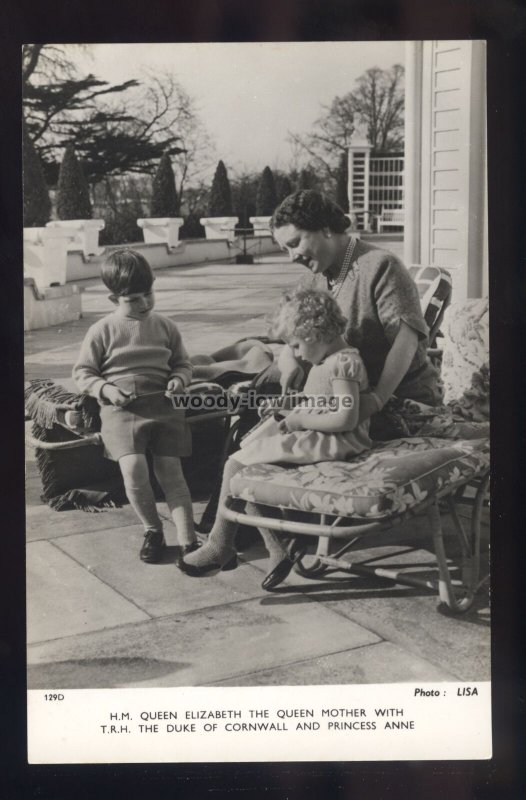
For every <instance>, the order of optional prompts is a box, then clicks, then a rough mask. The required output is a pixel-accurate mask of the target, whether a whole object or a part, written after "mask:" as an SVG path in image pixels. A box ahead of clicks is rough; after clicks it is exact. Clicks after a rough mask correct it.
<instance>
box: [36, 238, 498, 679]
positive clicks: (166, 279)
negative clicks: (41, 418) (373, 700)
mask: <svg viewBox="0 0 526 800" xmlns="http://www.w3.org/2000/svg"><path fill="white" fill-rule="evenodd" d="M396 245H399V243H396ZM303 274H304V273H303V271H302V270H301V268H300V267H297V266H295V265H292V264H289V263H284V262H283V257H282V256H269V257H266V258H264V259H263V260H262V261H261V262H260V263H257V264H255V265H253V266H241V265H232V264H211V263H209V264H206V265H202V266H192V267H178V268H174V269H167V270H163V271H162V272H159V273H158V274H157V281H156V294H157V308H158V310H159V311H161V312H164V313H166V314H168V315H170V316H173V317H174V318H175V319H176V320H177V322H178V324H179V325H180V328H181V331H182V334H183V337H184V340H185V342H186V345H187V347H188V349H189V351H190V352H191V353H197V352H205V353H206V352H210V351H211V350H214V349H216V348H218V347H221V346H223V345H226V344H228V343H230V342H233V341H235V340H236V339H237V338H240V337H242V336H245V335H249V334H253V335H256V334H259V333H263V332H264V330H265V323H264V315H265V313H266V312H267V311H268V309H270V308H271V307H272V304H273V303H274V301H275V299H276V298H277V296H278V295H279V293H280V291H281V290H282V289H283V288H285V287H287V286H290V285H291V284H293V283H294V282H295V281H296V279H298V278H299V277H300V276H301V275H303ZM82 288H83V291H84V293H83V310H84V316H83V318H82V319H81V320H79V321H78V322H74V323H70V324H67V325H64V326H62V327H60V328H58V327H57V328H50V329H46V330H40V331H33V332H32V333H31V334H28V335H27V337H26V353H27V377H28V378H34V377H46V378H52V379H57V380H60V381H63V380H64V379H67V378H68V377H69V375H70V371H71V366H72V364H73V361H74V359H75V356H76V353H77V351H78V347H79V344H80V341H81V339H82V337H83V335H84V332H85V330H86V329H87V327H88V326H89V325H91V324H92V323H93V322H94V321H95V320H96V319H97V318H98V317H100V316H101V315H102V314H105V313H106V312H107V310H108V303H107V300H106V291H105V290H104V288H103V287H102V286H101V284H100V283H99V282H97V281H86V282H84V285H83V286H82ZM39 494H40V478H39V476H38V472H37V469H36V464H35V461H34V455H33V453H32V452H31V451H30V450H29V451H28V464H27V569H28V642H29V645H28V647H29V655H28V663H29V666H28V669H29V688H100V687H143V686H144V687H152V686H181V685H187V686H188V685H214V686H220V685H225V686H226V685H237V686H240V685H247V686H248V685H265V684H269V685H270V684H289V685H290V684H335V683H336V684H337V683H383V682H397V681H418V682H422V681H435V680H459V679H460V680H487V679H489V642H490V631H489V612H488V598H487V594H486V593H485V592H484V591H482V593H481V595H480V596H479V597H478V598H477V601H476V604H475V608H474V609H472V610H471V611H470V612H469V613H468V614H467V615H465V616H463V617H460V618H449V617H446V616H442V615H440V614H437V612H436V610H435V607H436V599H435V597H433V596H431V595H429V594H426V593H425V592H424V591H421V590H417V589H410V588H407V587H399V586H393V585H392V584H389V583H387V582H385V581H381V580H376V579H375V580H373V579H371V578H363V577H361V578H358V577H348V576H346V575H344V574H343V573H340V578H339V580H338V581H337V582H336V583H334V582H329V581H327V580H322V579H318V580H316V581H312V580H310V581H309V580H306V579H304V578H301V577H300V576H299V575H296V574H294V573H293V574H292V575H291V577H290V578H289V580H288V581H287V582H286V583H285V584H283V587H282V588H280V590H279V591H276V592H273V593H267V592H264V591H263V590H262V589H261V586H260V584H261V580H262V578H263V576H264V574H265V571H266V570H265V564H266V554H265V550H264V549H263V547H262V545H261V543H260V541H259V539H258V541H257V542H256V541H255V537H254V541H251V542H250V543H249V544H248V546H247V547H245V549H243V551H242V552H241V553H240V562H241V563H240V566H239V567H238V568H237V569H236V570H234V571H232V572H223V573H219V574H217V575H214V576H212V577H211V576H208V577H204V578H201V579H195V578H189V577H187V576H185V575H183V574H182V573H181V572H179V571H178V570H177V569H176V568H175V566H174V564H173V560H174V558H175V556H176V553H177V550H176V547H175V530H174V528H173V526H172V525H171V522H170V521H169V520H168V514H167V509H166V507H165V506H164V505H163V504H159V508H160V511H161V513H162V515H163V517H164V519H166V534H167V539H168V543H169V545H170V546H169V548H168V552H167V555H166V558H165V560H164V562H163V563H162V564H159V565H147V564H144V563H142V562H141V561H140V560H139V558H138V551H139V547H140V544H141V540H142V535H141V528H140V526H139V525H138V524H137V523H136V519H135V516H134V514H133V512H132V511H131V509H130V508H129V507H128V506H125V507H124V508H122V509H117V510H112V511H107V512H104V513H99V514H87V513H83V512H80V511H69V512H61V513H57V512H55V511H53V510H51V509H50V508H48V507H47V506H46V505H43V504H42V502H41V501H40V498H39ZM202 508H203V503H202V502H201V503H196V504H195V507H194V509H195V514H196V518H199V517H200V513H201V511H202ZM406 533H407V535H408V536H414V537H418V538H419V541H421V550H419V551H418V553H417V560H418V561H419V562H420V563H424V564H428V563H429V562H430V553H429V548H428V544H427V540H426V539H425V538H423V537H425V521H422V520H414V521H413V522H412V523H411V525H410V526H409V525H408V526H407V528H406ZM484 534H485V537H486V541H487V526H485V528H484ZM402 558H403V557H401V556H399V557H397V556H396V553H395V554H394V555H393V557H392V560H393V561H395V562H396V563H398V562H400V561H401V560H402Z"/></svg>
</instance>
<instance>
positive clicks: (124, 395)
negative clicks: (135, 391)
mask: <svg viewBox="0 0 526 800" xmlns="http://www.w3.org/2000/svg"><path fill="white" fill-rule="evenodd" d="M100 396H101V397H102V399H103V400H107V401H108V403H110V404H111V405H112V406H117V407H118V408H122V406H125V405H126V404H127V403H129V402H130V400H132V398H133V395H132V394H130V393H129V392H124V391H123V390H122V389H119V388H118V387H117V386H114V385H113V384H112V383H105V384H104V386H103V387H102V389H101V392H100Z"/></svg>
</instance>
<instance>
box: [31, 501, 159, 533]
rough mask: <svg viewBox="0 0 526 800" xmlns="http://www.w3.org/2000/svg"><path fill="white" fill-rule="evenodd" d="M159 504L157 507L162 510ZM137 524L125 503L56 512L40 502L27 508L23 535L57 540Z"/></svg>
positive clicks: (133, 514)
mask: <svg viewBox="0 0 526 800" xmlns="http://www.w3.org/2000/svg"><path fill="white" fill-rule="evenodd" d="M160 505H161V504H160V503H159V506H160ZM163 505H164V504H163ZM159 506H158V510H159V511H161V509H160V508H159ZM136 524H137V517H136V516H135V513H134V511H133V510H132V508H131V507H130V506H128V505H127V506H123V507H122V508H112V509H111V510H107V511H100V512H98V513H87V512H86V511H55V510H54V509H52V508H50V507H49V506H47V505H44V504H42V503H40V505H29V506H28V507H27V509H26V538H27V541H28V542H32V541H37V540H39V539H58V538H60V537H62V536H70V535H76V534H79V533H92V532H93V531H100V530H111V529H113V528H122V527H124V526H126V525H136Z"/></svg>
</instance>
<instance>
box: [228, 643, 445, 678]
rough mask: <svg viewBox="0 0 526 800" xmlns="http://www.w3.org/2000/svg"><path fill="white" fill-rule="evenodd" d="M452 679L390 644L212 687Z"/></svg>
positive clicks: (262, 672)
mask: <svg viewBox="0 0 526 800" xmlns="http://www.w3.org/2000/svg"><path fill="white" fill-rule="evenodd" d="M454 679H455V676H454V675H453V674H452V673H450V672H447V671H446V670H443V669H440V668H438V667H436V666H435V665H434V664H431V663H430V662H429V661H426V660H425V659H423V658H419V657H418V656H413V655H411V654H409V653H406V652H405V651H404V650H402V649H401V648H400V647H397V646H396V645H393V644H391V643H390V642H378V643H377V644H370V645H367V646H366V647H356V648H354V649H353V650H347V651H346V652H344V653H335V654H333V655H328V656H321V657H320V658H311V659H308V660H307V661H300V662H296V663H294V664H287V666H285V667H276V668H275V669H269V670H260V671H257V672H253V673H251V674H246V675H242V676H239V677H237V678H227V679H226V680H223V681H217V683H216V684H214V685H215V686H239V685H241V681H242V682H243V686H276V685H278V686H319V685H321V684H356V683H404V682H425V681H427V682H433V681H450V680H454Z"/></svg>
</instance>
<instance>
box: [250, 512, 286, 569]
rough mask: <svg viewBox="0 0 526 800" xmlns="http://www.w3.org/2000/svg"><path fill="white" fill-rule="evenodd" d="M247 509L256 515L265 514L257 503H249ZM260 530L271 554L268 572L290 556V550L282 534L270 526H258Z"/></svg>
mask: <svg viewBox="0 0 526 800" xmlns="http://www.w3.org/2000/svg"><path fill="white" fill-rule="evenodd" d="M246 510H247V514H252V515H253V516H255V517H261V516H263V515H262V512H261V509H260V508H259V506H257V505H256V504H255V503H247V506H246ZM258 530H259V532H260V534H261V538H262V539H263V542H264V543H265V547H266V548H267V550H268V554H269V562H268V569H267V572H272V570H273V569H274V568H275V567H277V565H278V564H279V563H280V561H283V559H284V558H287V556H288V552H287V550H286V548H285V546H284V545H285V540H283V539H282V538H281V537H280V536H277V535H276V534H275V533H274V532H273V531H271V530H269V529H268V528H258Z"/></svg>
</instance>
